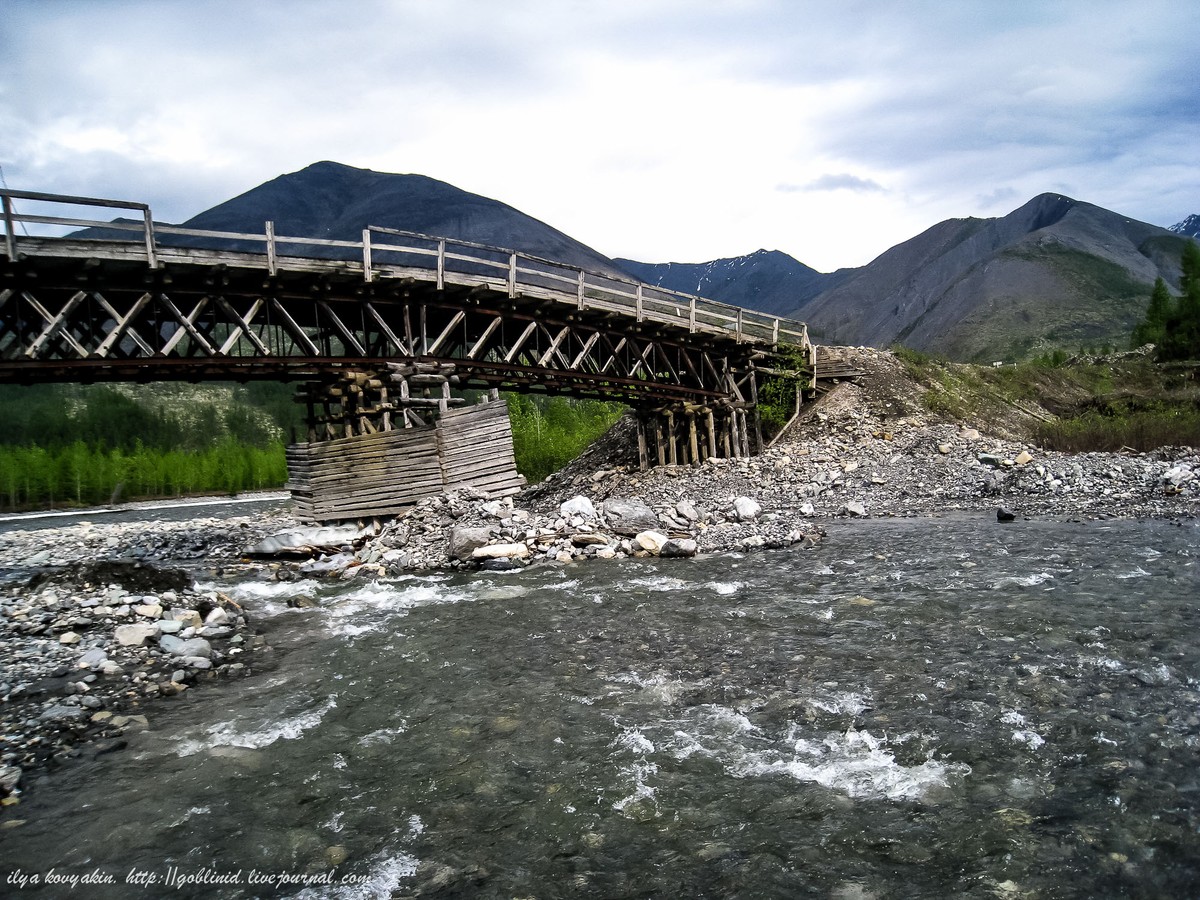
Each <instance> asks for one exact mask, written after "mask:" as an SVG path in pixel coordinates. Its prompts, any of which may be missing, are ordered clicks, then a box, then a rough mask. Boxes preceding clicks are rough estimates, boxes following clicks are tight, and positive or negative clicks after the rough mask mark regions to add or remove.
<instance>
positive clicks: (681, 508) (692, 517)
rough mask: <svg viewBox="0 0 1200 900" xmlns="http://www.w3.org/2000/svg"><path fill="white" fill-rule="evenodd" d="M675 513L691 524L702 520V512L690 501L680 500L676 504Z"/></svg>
mask: <svg viewBox="0 0 1200 900" xmlns="http://www.w3.org/2000/svg"><path fill="white" fill-rule="evenodd" d="M675 512H676V513H678V514H679V515H680V516H681V517H682V518H684V519H687V520H688V521H689V522H695V521H697V520H698V519H699V518H700V512H699V511H698V510H697V509H696V507H695V506H693V505H692V503H691V501H689V500H680V501H679V502H678V503H676V504H675Z"/></svg>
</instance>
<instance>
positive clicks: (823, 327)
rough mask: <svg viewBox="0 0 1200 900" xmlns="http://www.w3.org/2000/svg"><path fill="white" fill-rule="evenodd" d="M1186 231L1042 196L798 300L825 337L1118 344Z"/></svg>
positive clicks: (908, 248) (1010, 349)
mask: <svg viewBox="0 0 1200 900" xmlns="http://www.w3.org/2000/svg"><path fill="white" fill-rule="evenodd" d="M1186 240H1187V239H1186V238H1184V237H1181V236H1180V235H1177V234H1174V233H1172V232H1170V231H1168V230H1167V229H1165V228H1160V227H1158V226H1156V225H1149V224H1147V223H1145V222H1138V221H1136V220H1134V219H1130V218H1127V217H1125V216H1122V215H1119V214H1118V213H1114V212H1111V211H1109V210H1106V209H1102V208H1101V207H1098V206H1093V205H1092V204H1090V203H1083V202H1081V201H1078V200H1073V199H1071V198H1070V197H1065V196H1063V195H1061V194H1041V195H1039V196H1037V197H1034V198H1033V199H1032V200H1030V201H1029V202H1028V203H1026V204H1025V205H1023V206H1021V207H1020V208H1018V209H1016V210H1014V211H1013V212H1011V213H1009V214H1008V215H1007V216H1003V217H1000V218H995V219H949V220H947V221H945V222H941V223H939V224H937V225H935V226H933V227H932V228H930V229H928V230H926V231H925V232H923V233H922V234H919V235H917V236H916V237H914V238H912V239H910V240H908V241H905V242H903V243H901V244H898V245H896V246H895V247H893V248H891V249H890V250H888V251H886V252H885V253H883V254H882V255H881V256H879V257H878V258H877V259H875V260H873V261H872V262H871V263H869V264H868V265H866V266H863V267H862V268H861V269H858V270H856V271H855V272H854V273H853V274H852V275H851V276H850V277H849V278H847V279H846V280H845V281H844V282H843V283H842V284H840V285H838V286H836V287H834V288H832V289H830V290H828V291H825V292H824V293H822V294H821V295H820V296H819V297H817V298H815V299H814V300H812V301H811V302H810V303H809V304H808V305H807V306H806V307H805V308H804V315H805V318H806V319H807V320H808V322H809V323H810V326H811V328H812V329H813V331H814V333H815V334H818V335H820V336H821V337H822V338H823V339H824V340H826V341H829V342H831V343H862V344H870V345H873V346H878V347H886V346H888V345H890V344H893V343H903V344H905V345H907V346H910V347H914V348H917V349H923V350H936V351H938V352H941V353H944V354H946V355H947V356H950V357H951V358H954V359H962V360H971V361H976V362H985V361H989V360H997V359H1014V358H1021V357H1025V356H1028V355H1030V354H1031V353H1035V352H1038V351H1039V350H1043V349H1049V348H1051V347H1056V346H1067V347H1075V348H1078V347H1080V346H1084V345H1091V346H1100V345H1103V344H1106V343H1108V344H1113V345H1117V346H1123V345H1124V344H1126V343H1127V342H1128V340H1129V334H1130V332H1131V331H1132V329H1133V326H1134V324H1136V322H1137V321H1138V320H1139V319H1140V318H1141V317H1142V315H1143V314H1144V312H1145V309H1146V305H1147V302H1148V300H1149V295H1150V290H1151V287H1152V285H1153V283H1154V280H1155V278H1157V277H1160V276H1161V277H1163V278H1164V279H1165V280H1167V281H1168V283H1171V284H1175V283H1177V282H1178V277H1179V258H1180V255H1181V254H1182V250H1183V246H1184V242H1185V241H1186Z"/></svg>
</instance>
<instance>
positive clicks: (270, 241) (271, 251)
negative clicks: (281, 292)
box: [263, 222, 278, 275]
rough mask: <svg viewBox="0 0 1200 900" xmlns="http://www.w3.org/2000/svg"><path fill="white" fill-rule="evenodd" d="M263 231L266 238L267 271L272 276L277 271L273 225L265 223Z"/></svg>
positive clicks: (272, 223)
mask: <svg viewBox="0 0 1200 900" xmlns="http://www.w3.org/2000/svg"><path fill="white" fill-rule="evenodd" d="M263 230H264V233H265V234H266V236H267V271H268V272H270V273H271V274H272V275H274V274H275V272H276V270H277V269H278V263H277V262H276V257H275V223H274V222H267V223H265V224H264V226H263Z"/></svg>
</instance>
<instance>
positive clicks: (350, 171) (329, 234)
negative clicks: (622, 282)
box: [77, 162, 630, 278]
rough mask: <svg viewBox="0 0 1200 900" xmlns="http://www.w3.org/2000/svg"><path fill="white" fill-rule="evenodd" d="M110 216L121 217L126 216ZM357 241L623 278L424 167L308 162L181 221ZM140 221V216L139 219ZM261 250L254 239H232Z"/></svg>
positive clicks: (588, 252) (178, 240) (567, 240)
mask: <svg viewBox="0 0 1200 900" xmlns="http://www.w3.org/2000/svg"><path fill="white" fill-rule="evenodd" d="M116 221H121V222H127V221H130V220H127V219H118V220H116ZM268 221H271V222H274V223H275V233H276V234H277V235H287V236H289V237H315V238H323V239H326V240H345V241H361V240H362V232H363V229H364V228H365V227H366V226H367V225H380V226H383V227H385V228H396V229H399V230H401V231H414V232H418V233H421V234H429V235H435V236H437V237H447V238H457V239H459V240H465V241H472V242H474V243H478V244H490V245H492V246H495V247H501V248H504V249H510V250H522V251H524V252H526V253H530V254H532V255H534V256H541V257H544V258H546V259H552V260H555V261H556V262H563V263H567V264H569V265H576V266H580V267H581V268H585V269H588V270H590V271H593V272H602V273H607V274H612V275H617V276H619V277H623V278H629V277H630V276H629V274H628V273H627V272H625V271H623V270H622V269H620V268H618V267H617V266H616V265H614V264H613V262H612V260H610V259H609V258H608V257H607V256H604V255H603V254H601V253H597V252H596V251H595V250H593V249H592V248H591V247H588V246H586V245H584V244H581V243H580V242H579V241H577V240H575V239H574V238H571V237H569V236H568V235H566V234H563V232H561V231H559V230H558V229H556V228H552V227H551V226H549V225H547V224H546V223H545V222H542V221H540V220H538V219H535V218H533V217H532V216H529V215H526V214H525V213H523V212H520V211H519V210H517V209H514V208H513V207H511V206H509V205H508V204H506V203H501V202H500V201H498V200H492V199H490V198H488V197H483V196H480V195H479V194H472V193H470V192H468V191H464V190H462V189H460V188H457V187H454V186H453V185H451V184H447V183H446V182H444V181H438V180H436V179H434V178H429V177H427V176H425V175H394V174H390V173H387V172H375V171H372V170H370V169H358V168H355V167H353V166H346V165H342V164H341V163H336V162H318V163H313V164H312V165H310V166H307V167H305V168H303V169H301V170H300V171H299V172H291V173H289V174H287V175H280V176H279V177H278V178H273V179H271V180H270V181H268V182H266V183H265V184H260V185H259V186H258V187H256V188H252V189H250V190H248V191H246V192H245V193H244V194H240V195H238V196H237V197H234V198H233V199H232V200H226V201H225V202H224V203H221V204H218V205H217V206H214V207H212V208H211V209H208V210H205V211H204V212H202V213H200V214H199V215H197V216H193V217H192V218H190V219H188V220H187V221H186V222H183V223H180V224H181V225H182V226H183V227H185V228H197V229H205V230H208V231H230V232H239V233H247V234H262V233H263V230H264V223H266V222H268ZM138 224H140V223H138ZM77 236H79V237H86V238H93V239H113V238H116V239H130V233H129V232H120V231H114V230H111V229H104V228H90V229H85V230H83V231H80V232H78V234H77ZM159 240H160V242H162V243H164V244H171V245H174V246H204V245H205V244H206V243H211V239H208V238H195V237H181V236H178V235H166V234H163V235H160V236H159ZM234 246H236V247H238V248H239V249H241V248H243V247H244V249H248V250H257V251H261V248H262V244H261V243H253V242H235V244H234ZM291 252H294V253H306V254H310V255H337V254H338V252H339V251H337V250H330V249H329V248H320V247H313V246H302V245H295V244H293V245H291Z"/></svg>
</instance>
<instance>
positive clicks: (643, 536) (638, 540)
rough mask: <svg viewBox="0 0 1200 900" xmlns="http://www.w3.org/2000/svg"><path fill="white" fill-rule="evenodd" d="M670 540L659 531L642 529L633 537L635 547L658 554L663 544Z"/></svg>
mask: <svg viewBox="0 0 1200 900" xmlns="http://www.w3.org/2000/svg"><path fill="white" fill-rule="evenodd" d="M669 540H670V538H668V537H667V536H666V535H665V534H663V533H662V532H659V531H652V530H648V531H642V532H639V533H638V534H637V536H636V537H634V539H633V544H634V546H635V547H641V548H642V549H643V550H645V551H646V552H647V553H653V554H654V555H656V556H657V555H658V553H659V551H660V550H662V548H663V546H664V545H665V544H666V543H667V542H668V541H669Z"/></svg>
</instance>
